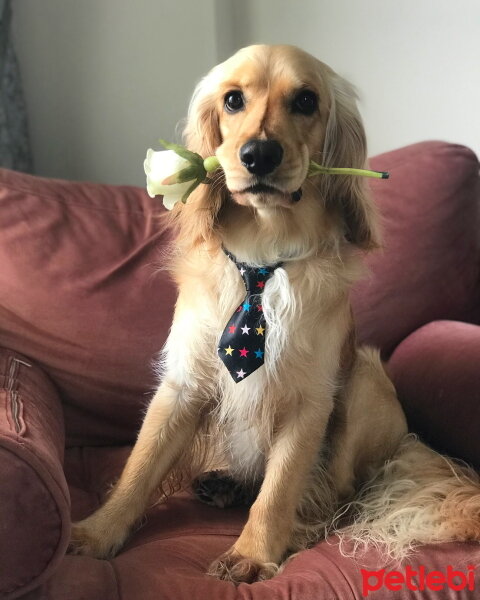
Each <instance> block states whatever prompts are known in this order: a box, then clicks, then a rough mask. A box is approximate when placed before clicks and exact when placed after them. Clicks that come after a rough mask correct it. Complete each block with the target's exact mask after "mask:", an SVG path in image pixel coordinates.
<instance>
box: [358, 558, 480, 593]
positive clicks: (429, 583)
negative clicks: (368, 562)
mask: <svg viewBox="0 0 480 600" xmlns="http://www.w3.org/2000/svg"><path fill="white" fill-rule="evenodd" d="M474 569H475V567H474V566H471V565H469V566H468V567H467V572H466V573H465V572H463V571H457V570H455V569H454V568H453V567H452V566H450V565H449V566H448V567H447V571H446V572H443V571H427V570H426V568H425V567H424V566H420V567H418V568H417V569H413V568H412V567H410V566H409V565H407V567H406V569H405V572H403V573H402V572H401V571H386V570H385V569H380V570H379V571H367V570H366V569H361V573H362V594H363V596H364V597H367V596H368V595H369V594H370V592H376V591H377V590H380V589H382V588H383V589H387V590H391V591H397V590H401V589H404V588H407V589H409V590H412V591H415V592H416V591H423V590H433V591H438V592H440V591H442V590H444V589H445V586H446V587H447V588H448V589H451V590H454V591H456V592H459V591H461V590H465V589H467V590H474V589H475V573H474Z"/></svg>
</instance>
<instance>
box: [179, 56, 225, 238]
mask: <svg viewBox="0 0 480 600" xmlns="http://www.w3.org/2000/svg"><path fill="white" fill-rule="evenodd" d="M217 69H218V67H216V68H214V69H213V70H212V71H210V73H209V74H208V75H207V76H206V77H204V78H203V79H202V80H201V81H200V83H199V84H198V85H197V87H196V88H195V91H194V93H193V96H192V100H191V102H190V106H189V109H188V116H187V122H186V125H185V128H184V131H183V137H184V141H185V145H186V146H187V148H188V149H189V150H191V151H192V152H197V153H198V154H200V156H202V157H203V158H206V157H207V156H212V155H214V154H215V151H216V149H217V148H218V146H219V145H220V144H221V141H222V140H221V135H220V127H219V118H218V113H217V109H216V106H215V90H216V89H217V85H218V75H217ZM209 179H210V181H211V183H210V184H200V185H199V186H198V187H197V188H196V189H195V190H194V191H193V192H192V193H191V194H190V196H189V197H188V199H187V202H186V203H185V204H181V203H178V204H177V205H176V206H175V207H174V208H173V210H172V211H171V213H170V219H171V223H172V224H173V226H174V227H175V228H176V230H177V242H178V243H180V244H183V246H184V247H187V248H188V247H195V246H197V245H198V244H200V243H202V242H207V243H208V244H209V245H214V246H215V245H218V244H219V243H220V242H219V238H218V236H217V235H216V225H217V215H218V212H219V210H220V208H221V205H222V202H223V194H224V185H223V184H222V181H223V179H224V175H223V171H222V170H220V169H219V170H217V171H215V173H213V174H211V175H210V177H209Z"/></svg>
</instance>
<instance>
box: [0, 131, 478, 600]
mask: <svg viewBox="0 0 480 600" xmlns="http://www.w3.org/2000/svg"><path fill="white" fill-rule="evenodd" d="M372 166H373V167H374V168H379V169H380V168H381V169H382V170H383V169H388V170H389V171H390V173H391V179H389V180H388V181H379V182H374V183H373V184H372V188H373V193H374V195H375V197H376V200H377V202H378V205H379V207H380V210H381V213H382V215H383V219H384V229H385V251H384V252H383V253H378V254H376V255H374V256H372V257H370V258H369V260H368V262H369V265H370V268H371V276H370V277H369V278H367V279H366V280H364V281H363V282H361V283H360V284H359V285H358V286H357V288H356V289H355V292H354V294H353V303H354V308H355V313H356V318H357V323H358V331H359V337H360V339H361V340H362V341H366V342H369V343H373V344H376V345H378V346H380V347H381V348H382V351H383V353H384V356H385V358H386V359H388V365H389V369H390V371H391V375H392V377H393V379H394V381H395V383H396V386H397V389H398V392H399V395H400V398H401V400H402V402H403V405H404V407H405V410H406V413H407V416H408V419H409V421H410V424H411V428H412V429H413V430H414V431H418V432H419V433H421V435H422V436H423V437H424V438H425V439H427V440H428V441H429V442H430V443H431V444H432V445H434V446H435V447H437V448H439V449H441V450H443V451H446V452H448V453H450V454H452V455H454V456H458V457H461V458H464V459H466V460H467V461H469V462H471V463H473V464H474V465H476V466H477V467H480V436H479V435H478V430H479V427H480V370H479V367H478V365H479V361H480V327H479V326H478V323H479V322H480V233H479V232H480V229H479V224H480V221H479V216H480V190H479V165H478V161H477V159H476V157H475V156H474V154H473V153H472V152H471V151H469V150H468V149H467V148H464V147H462V146H457V145H452V144H446V143H442V142H425V143H421V144H415V145H413V146H410V147H408V148H403V149H400V150H396V151H393V152H390V153H387V154H384V155H382V156H379V157H377V158H375V159H373V160H372ZM162 210H163V209H162V207H161V203H160V202H159V201H157V200H155V201H152V200H150V199H149V198H148V197H147V195H146V193H145V192H144V191H143V190H141V189H137V188H133V187H115V186H107V185H95V184H84V183H71V182H65V181H53V180H48V179H40V178H35V177H31V176H27V175H22V174H19V173H14V172H11V171H6V170H0V231H1V236H0V348H2V349H1V350H0V402H1V403H0V598H1V599H2V600H7V599H8V600H12V599H14V598H22V599H24V600H33V599H35V600H37V599H38V600H43V599H48V600H120V599H122V600H150V599H151V600H167V599H168V600H170V599H171V600H181V599H183V598H185V599H188V600H197V599H198V600H205V599H210V598H212V599H213V598H221V599H225V600H230V599H231V600H234V599H245V600H246V599H247V598H248V599H250V600H256V599H272V600H273V599H275V600H281V599H284V598H285V599H286V598H292V599H295V600H297V599H298V600H307V599H309V600H310V599H312V600H313V599H315V600H316V599H318V600H320V599H321V600H334V599H341V600H353V599H360V598H363V597H364V596H363V595H362V575H361V571H360V569H361V567H362V565H359V564H357V563H355V562H354V561H353V560H351V559H349V558H344V557H342V556H341V555H340V553H339V551H338V548H337V546H336V544H335V543H334V540H331V541H330V542H329V543H326V542H322V543H319V544H318V545H317V546H315V547H314V548H312V549H311V550H309V551H306V552H302V553H301V554H300V555H299V556H298V557H296V558H295V559H294V560H292V561H291V562H290V563H289V564H288V566H287V567H286V569H285V571H284V572H283V573H282V574H281V575H279V576H278V577H276V578H275V579H273V580H270V581H267V582H262V583H256V584H254V585H252V586H248V585H240V586H239V587H238V588H235V587H234V586H232V585H231V584H229V583H226V582H221V581H217V580H215V579H212V578H209V577H207V576H205V575H204V573H205V570H206V568H207V565H208V564H209V562H210V561H211V560H212V559H213V558H215V557H216V555H218V554H220V553H221V552H223V551H224V550H226V549H227V547H229V546H230V545H231V543H232V539H233V538H234V537H235V536H236V535H238V533H239V531H240V529H241V527H242V524H243V522H244V521H245V517H246V512H245V511H244V510H241V509H227V510H219V509H215V508H211V507H208V506H205V505H202V504H201V503H199V502H198V501H196V500H195V499H193V498H192V497H191V496H190V495H189V494H188V493H185V494H181V495H178V496H175V497H173V498H171V499H169V501H168V502H167V503H166V504H163V505H160V506H157V507H155V508H153V509H151V510H150V512H149V514H148V516H147V520H146V524H145V525H144V526H143V527H142V528H141V529H139V530H138V531H137V532H136V533H135V534H134V535H133V536H132V537H131V538H130V539H129V541H128V543H127V545H126V546H125V548H124V549H123V550H122V551H121V553H120V554H119V555H118V556H117V557H116V558H115V559H113V560H111V561H101V560H95V559H92V558H88V557H78V556H69V555H67V556H65V551H66V547H67V543H68V536H69V527H70V522H71V520H72V519H74V520H76V519H79V518H82V517H83V516H85V515H87V514H88V513H90V512H91V511H93V510H94V509H95V508H96V507H97V506H98V505H99V503H100V502H101V499H102V497H103V496H104V494H105V492H106V490H107V489H108V485H109V482H111V481H112V479H114V478H115V476H116V475H117V474H118V472H119V471H120V469H121V467H122V464H123V463H124V461H125V458H126V456H127V455H128V452H129V445H130V444H131V443H132V442H133V440H134V438H135V433H136V431H137V430H138V427H139V424H140V422H141V417H142V411H143V409H144V407H145V405H146V403H147V402H148V399H149V397H150V395H151V393H152V390H153V389H154V386H155V381H154V377H153V375H152V370H151V363H152V359H153V357H154V356H155V354H156V352H157V351H158V350H159V349H160V347H161V346H162V344H163V342H164V340H165V337H166V335H167V332H168V328H169V324H170V319H171V314H172V308H173V303H174V298H175V291H174V289H173V286H172V284H171V283H170V282H169V281H168V279H167V278H166V276H165V275H164V274H163V273H162V272H160V271H158V268H157V265H158V263H159V262H160V260H161V250H162V246H163V245H164V244H165V242H166V241H167V239H166V235H165V234H163V233H161V230H160V227H159V221H158V219H157V215H158V214H159V213H161V212H162ZM375 556H376V555H375V552H374V551H372V553H371V555H370V558H369V565H370V568H375V567H374V565H375V564H376V558H375ZM479 563H480V548H479V547H478V545H476V544H459V543H451V544H444V545H441V546H437V547H425V548H422V550H421V551H419V552H418V554H416V555H415V556H414V557H412V559H411V560H409V561H408V564H409V565H410V566H411V567H412V568H414V567H418V566H419V565H423V566H425V568H426V569H427V570H428V571H431V570H434V569H437V570H440V571H442V572H446V569H447V566H448V565H450V566H452V567H454V568H455V569H456V570H460V571H464V572H467V567H468V565H477V564H479ZM402 568H403V567H402ZM479 571H480V570H479ZM477 579H478V581H476V582H475V583H476V591H469V590H468V589H465V590H463V591H458V592H456V591H454V590H452V589H449V588H448V586H447V585H444V586H443V587H444V588H445V589H444V590H443V591H440V590H436V591H435V590H430V589H425V590H424V591H422V592H415V591H412V590H411V589H409V588H408V586H402V587H401V589H397V590H395V591H388V590H386V588H382V589H381V590H379V591H375V592H373V591H372V592H371V594H370V596H369V597H370V598H372V599H373V600H383V598H386V599H388V600H390V599H391V600H398V599H400V598H401V599H406V598H415V599H417V598H425V599H430V598H431V599H432V600H433V599H435V600H439V599H444V598H452V599H453V598H455V599H456V600H457V599H459V598H478V597H480V572H479V573H478V574H477ZM457 582H458V580H457ZM397 587H398V586H397Z"/></svg>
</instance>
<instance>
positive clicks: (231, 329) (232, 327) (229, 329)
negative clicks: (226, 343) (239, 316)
mask: <svg viewBox="0 0 480 600" xmlns="http://www.w3.org/2000/svg"><path fill="white" fill-rule="evenodd" d="M235 329H236V327H235V325H230V327H229V328H228V333H235Z"/></svg>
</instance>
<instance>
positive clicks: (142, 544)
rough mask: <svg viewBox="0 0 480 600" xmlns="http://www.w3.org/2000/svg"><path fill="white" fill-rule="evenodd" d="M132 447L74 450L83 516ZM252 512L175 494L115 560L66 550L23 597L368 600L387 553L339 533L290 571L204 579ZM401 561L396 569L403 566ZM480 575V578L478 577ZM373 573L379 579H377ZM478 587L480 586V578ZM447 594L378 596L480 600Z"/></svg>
mask: <svg viewBox="0 0 480 600" xmlns="http://www.w3.org/2000/svg"><path fill="white" fill-rule="evenodd" d="M127 454H128V449H127V448H124V449H118V448H84V449H82V450H80V449H71V450H69V451H67V456H66V472H67V475H68V476H69V479H70V483H71V493H72V503H73V506H72V509H73V511H74V516H75V518H80V517H83V516H86V515H87V514H88V513H89V512H90V511H91V510H92V509H93V508H94V507H95V506H97V505H98V503H99V501H100V499H101V497H102V495H104V493H105V489H106V486H107V482H108V480H109V479H111V478H112V477H114V476H115V471H118V469H120V467H121V464H122V462H123V461H124V460H125V458H126V456H127ZM246 517H247V511H246V510H245V509H239V508H231V509H223V510H222V509H217V508H214V507H210V506H206V505H205V504H202V503H200V502H198V501H197V500H195V499H194V498H192V497H191V495H190V494H188V493H183V494H177V495H175V496H173V497H172V498H169V499H168V501H167V502H166V503H164V504H161V505H157V506H154V507H152V508H151V509H150V510H149V512H148V514H147V516H146V518H145V520H144V525H143V527H142V528H140V529H138V530H137V531H136V532H135V533H134V534H133V535H132V536H131V537H130V539H129V540H128V541H127V543H126V545H125V546H124V548H123V549H122V550H121V552H120V553H119V554H118V555H117V556H116V557H115V558H114V559H112V560H110V561H104V560H97V559H93V558H89V557H85V556H66V557H65V559H64V560H63V562H62V564H61V565H60V567H59V568H58V569H57V571H56V573H55V574H54V576H53V577H52V578H51V579H50V580H49V581H48V582H47V583H46V584H45V585H44V586H42V588H41V590H39V591H38V592H37V593H38V595H37V596H35V597H32V598H25V599H24V600H39V598H40V599H41V600H43V599H44V598H45V600H47V599H48V600H64V599H65V598H68V600H99V599H100V598H101V599H102V600H120V599H121V600H206V599H208V600H215V599H217V598H218V599H221V600H310V599H312V600H313V599H315V600H316V599H317V598H318V599H322V600H361V599H363V598H364V595H363V578H362V573H361V569H362V568H366V569H370V570H377V569H378V568H380V567H379V565H381V564H382V559H381V558H380V556H379V554H378V553H376V552H375V551H374V550H372V552H371V553H370V554H369V555H368V556H366V557H365V556H364V557H363V558H362V559H361V560H360V561H359V562H356V561H355V560H353V559H351V558H348V557H344V556H342V555H341V554H340V552H339V549H338V545H337V544H336V540H335V538H332V539H330V540H329V541H328V542H321V543H319V544H317V545H316V546H315V547H314V548H313V549H311V550H308V551H306V552H301V553H300V554H299V555H298V556H297V557H296V558H295V559H293V560H292V561H291V562H290V563H289V564H287V566H286V568H285V570H284V572H283V573H282V574H280V575H279V576H277V577H275V578H274V579H271V580H269V581H265V582H259V583H255V584H253V585H246V584H241V585H240V586H238V587H237V588H236V587H235V586H233V585H232V584H231V583H228V582H224V581H218V580H216V579H213V578H211V577H208V576H206V575H205V571H206V569H207V568H208V565H209V563H210V562H211V561H212V560H214V559H215V558H216V557H217V556H219V555H220V554H221V553H222V552H224V551H225V550H227V549H228V548H229V547H230V546H231V545H232V544H233V543H234V541H235V539H236V537H237V535H238V534H239V533H240V531H241V529H242V527H243V524H244V522H245V520H246ZM479 561H480V548H479V546H478V544H474V543H471V544H467V543H465V544H462V543H451V544H441V545H439V546H426V547H424V548H422V549H421V550H420V551H419V552H418V554H416V555H414V556H412V558H411V559H409V560H407V561H406V563H405V565H403V566H402V567H400V570H403V571H404V572H405V568H406V565H407V564H408V565H410V566H411V567H412V568H414V569H416V568H418V567H419V566H420V565H423V566H424V567H425V568H426V570H427V572H429V571H433V570H440V571H443V572H446V570H447V567H448V565H451V566H453V567H454V568H455V569H456V570H460V571H463V572H467V567H468V565H470V564H473V565H477V564H479ZM398 568H399V567H398V566H396V565H393V566H391V569H394V570H397V569H398ZM477 579H478V574H477ZM374 582H375V579H372V581H371V583H374ZM477 585H479V584H478V583H477ZM444 587H445V589H444V590H443V591H442V592H440V591H436V590H428V589H426V590H425V591H424V592H423V593H422V594H421V596H420V595H418V594H416V593H412V591H411V590H409V589H408V588H406V586H404V587H403V589H401V590H397V591H390V590H386V589H385V588H384V589H383V590H379V591H378V592H371V594H370V595H369V598H371V600H376V599H378V600H407V599H413V598H417V597H418V598H422V600H446V599H449V600H459V599H460V598H461V599H463V600H474V598H477V594H478V588H477V589H476V590H475V591H473V592H472V591H469V590H464V591H463V592H456V591H454V590H450V589H448V586H446V585H445V586H444Z"/></svg>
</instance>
